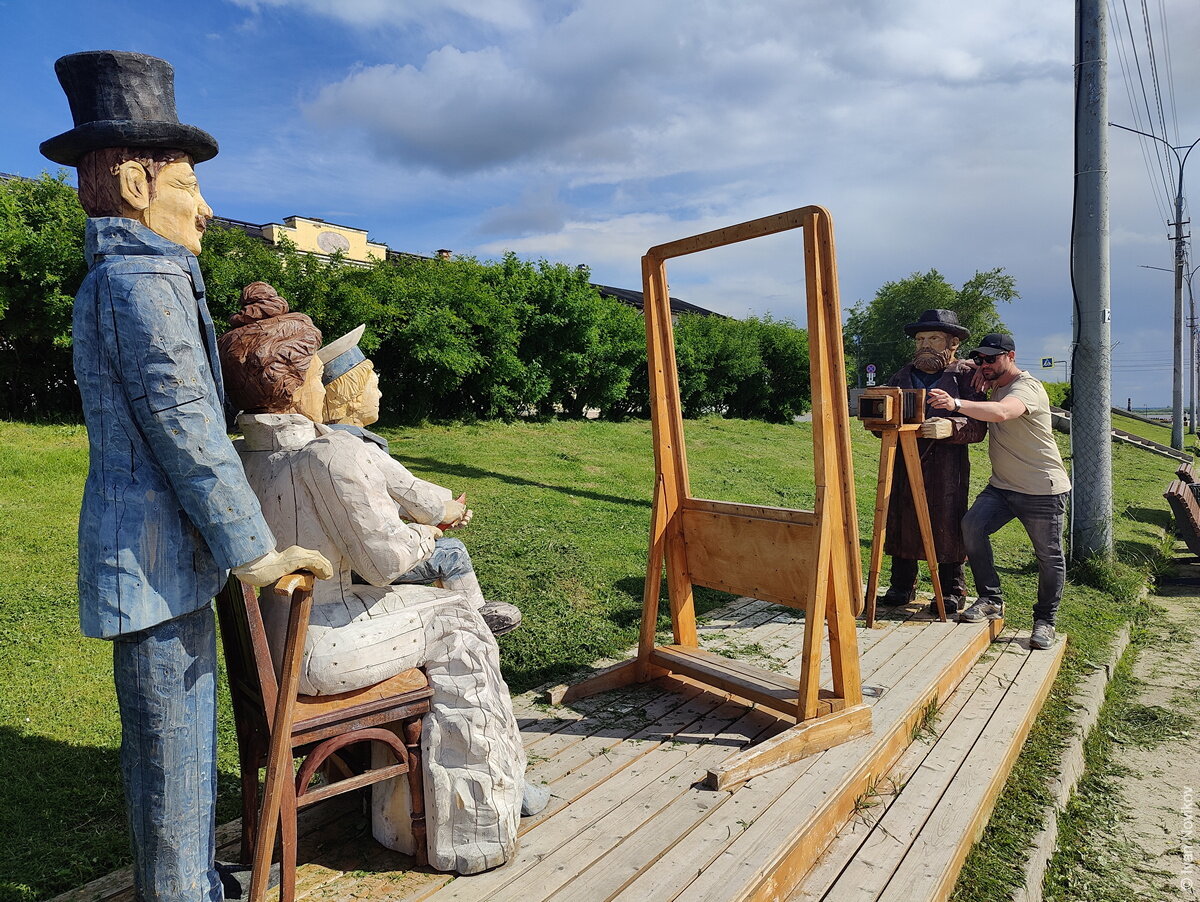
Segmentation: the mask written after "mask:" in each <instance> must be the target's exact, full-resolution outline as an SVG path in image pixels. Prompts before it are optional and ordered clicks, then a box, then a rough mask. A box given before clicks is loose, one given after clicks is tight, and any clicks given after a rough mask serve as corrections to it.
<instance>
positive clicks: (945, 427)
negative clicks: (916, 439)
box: [917, 417, 954, 438]
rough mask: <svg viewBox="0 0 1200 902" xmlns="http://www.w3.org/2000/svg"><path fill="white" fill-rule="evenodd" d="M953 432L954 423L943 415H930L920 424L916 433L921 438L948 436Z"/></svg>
mask: <svg viewBox="0 0 1200 902" xmlns="http://www.w3.org/2000/svg"><path fill="white" fill-rule="evenodd" d="M953 432H954V424H952V423H951V422H950V421H949V420H947V419H946V418H945V417H930V418H929V419H928V420H926V421H925V422H924V423H922V424H921V428H920V429H918V430H917V435H918V436H920V437H921V438H950V436H951V434H952V433H953Z"/></svg>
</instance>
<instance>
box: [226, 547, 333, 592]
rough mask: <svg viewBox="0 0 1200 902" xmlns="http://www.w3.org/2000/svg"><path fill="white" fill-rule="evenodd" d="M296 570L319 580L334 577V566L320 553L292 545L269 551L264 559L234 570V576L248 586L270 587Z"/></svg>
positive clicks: (261, 558)
mask: <svg viewBox="0 0 1200 902" xmlns="http://www.w3.org/2000/svg"><path fill="white" fill-rule="evenodd" d="M296 570H307V571H309V572H310V573H312V575H313V576H315V577H316V578H317V579H329V577H331V576H333V566H332V565H331V564H330V563H329V560H328V559H327V558H326V557H325V555H323V554H321V552H319V551H312V550H310V549H308V548H301V547H300V546H299V545H291V546H289V547H287V548H285V549H283V551H268V552H267V553H266V554H264V555H263V556H262V557H260V558H257V559H255V560H253V561H250V562H249V563H248V564H242V565H241V566H240V567H234V568H233V575H234V576H236V577H237V578H238V579H240V580H241V581H242V582H244V583H246V584H247V585H251V586H257V587H259V588H262V587H263V586H269V585H271V583H273V582H275V581H276V580H278V579H279V578H280V577H282V576H286V575H287V574H289V573H292V572H294V571H296Z"/></svg>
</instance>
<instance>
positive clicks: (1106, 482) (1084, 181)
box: [1071, 0, 1112, 558]
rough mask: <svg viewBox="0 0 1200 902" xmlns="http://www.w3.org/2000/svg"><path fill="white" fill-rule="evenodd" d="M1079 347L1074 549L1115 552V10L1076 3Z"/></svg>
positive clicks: (1093, 2) (1094, 1)
mask: <svg viewBox="0 0 1200 902" xmlns="http://www.w3.org/2000/svg"><path fill="white" fill-rule="evenodd" d="M1075 23H1076V26H1075V27H1076V42H1075V216H1074V223H1075V234H1074V235H1072V236H1071V274H1072V279H1073V282H1074V285H1075V347H1074V349H1073V354H1072V357H1073V365H1072V366H1071V393H1072V395H1073V397H1074V405H1073V408H1072V412H1071V448H1072V455H1071V457H1072V463H1073V467H1072V479H1071V482H1072V484H1073V485H1074V491H1073V492H1072V511H1071V551H1072V554H1073V555H1078V556H1079V557H1083V558H1087V557H1095V556H1096V555H1103V556H1108V555H1111V554H1112V361H1111V348H1110V340H1109V330H1110V320H1111V319H1112V312H1111V309H1110V307H1109V291H1108V135H1107V129H1106V126H1107V123H1108V47H1107V43H1106V42H1107V35H1108V14H1107V7H1106V5H1105V3H1104V0H1076V3H1075Z"/></svg>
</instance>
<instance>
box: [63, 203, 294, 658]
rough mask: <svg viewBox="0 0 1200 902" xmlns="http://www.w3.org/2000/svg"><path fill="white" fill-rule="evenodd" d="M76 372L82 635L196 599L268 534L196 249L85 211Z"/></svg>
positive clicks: (129, 626)
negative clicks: (230, 431) (240, 440)
mask: <svg viewBox="0 0 1200 902" xmlns="http://www.w3.org/2000/svg"><path fill="white" fill-rule="evenodd" d="M84 252H85V254H86V256H87V260H88V264H89V270H88V274H87V277H86V278H85V279H84V281H83V284H82V285H81V286H80V288H79V293H78V294H77V295H76V296H75V318H74V327H73V328H74V333H73V342H74V357H75V378H76V381H77V382H78V384H79V393H80V395H82V397H83V411H84V419H85V422H86V423H87V431H88V445H89V452H90V458H89V464H88V476H87V483H86V484H85V486H84V492H83V508H82V510H81V512H80V516H79V617H80V625H81V627H82V629H83V632H84V635H87V636H95V637H99V638H113V637H115V636H121V635H125V634H128V633H133V632H137V631H139V630H143V629H147V628H148V627H151V626H154V625H156V624H158V623H162V622H163V621H165V620H170V619H171V618H173V617H179V616H182V615H183V614H188V613H191V612H192V611H195V610H198V609H199V608H201V607H204V606H205V605H207V604H208V603H209V602H210V601H211V600H212V598H213V596H214V595H216V593H217V592H218V591H219V590H220V587H221V585H222V584H223V583H224V581H225V579H226V576H227V571H228V570H229V569H231V568H232V567H236V566H239V565H241V564H244V563H247V562H249V561H252V560H254V559H256V558H259V557H261V556H262V555H264V554H266V553H267V552H268V551H271V550H273V549H274V547H275V538H274V536H273V535H272V534H271V530H270V529H269V528H268V526H267V524H266V522H265V521H264V520H263V517H262V511H261V509H260V508H259V504H258V499H257V498H256V497H255V495H254V492H253V491H252V490H251V489H250V486H249V485H248V484H247V483H246V477H245V474H244V473H243V471H242V466H241V463H240V462H239V460H238V456H237V453H236V452H235V451H234V450H233V445H232V444H231V442H230V441H229V436H228V435H227V434H226V431H225V413H224V392H223V390H222V385H221V369H220V363H219V361H218V358H217V347H216V345H217V343H216V333H215V331H214V329H213V323H212V317H211V316H210V315H209V312H208V305H207V303H206V302H205V297H204V280H203V278H202V277H201V275H200V267H199V265H198V263H197V260H196V257H195V256H194V255H193V254H191V253H189V252H188V251H187V249H185V248H183V247H181V246H180V245H178V244H175V243H174V242H172V241H168V240H167V239H165V238H163V237H161V236H160V235H158V234H156V233H155V232H152V231H151V230H150V229H148V228H146V227H145V226H143V225H141V224H140V223H138V222H136V221H134V220H132V219H123V218H119V217H103V218H95V219H89V220H88V222H87V232H86V236H85V243H84Z"/></svg>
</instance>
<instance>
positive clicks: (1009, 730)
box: [879, 638, 1067, 902]
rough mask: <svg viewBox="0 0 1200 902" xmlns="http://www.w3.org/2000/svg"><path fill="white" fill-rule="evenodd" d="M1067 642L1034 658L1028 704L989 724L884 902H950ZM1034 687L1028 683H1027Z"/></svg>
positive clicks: (1027, 673) (997, 715) (1029, 673)
mask: <svg viewBox="0 0 1200 902" xmlns="http://www.w3.org/2000/svg"><path fill="white" fill-rule="evenodd" d="M1066 648H1067V643H1066V639H1065V638H1064V639H1063V640H1062V641H1060V642H1059V643H1058V644H1057V645H1056V646H1055V647H1054V648H1052V649H1050V650H1048V651H1039V652H1037V653H1036V654H1031V655H1030V656H1029V660H1028V663H1027V664H1026V667H1025V669H1024V671H1023V673H1022V676H1023V678H1024V679H1023V680H1022V683H1023V686H1022V688H1023V689H1026V688H1027V689H1028V690H1029V691H1030V692H1031V698H1030V700H1029V702H1028V704H1026V705H1012V706H1005V707H1004V708H1002V709H1001V710H999V711H997V712H996V713H995V715H994V716H993V717H992V718H991V720H989V721H988V724H987V726H986V727H985V728H984V730H983V732H982V733H981V734H980V736H979V739H978V740H977V741H976V743H975V745H974V746H973V747H972V749H971V752H970V753H969V754H968V755H967V759H966V761H964V762H963V764H962V766H961V767H960V768H959V771H958V773H957V774H956V775H955V781H954V792H953V796H954V797H953V798H952V799H951V798H945V797H944V798H943V799H942V800H941V802H940V803H939V804H938V806H937V808H936V809H934V812H933V814H932V815H931V816H930V817H929V820H927V821H926V822H925V825H924V827H923V828H922V829H921V832H920V835H919V836H918V838H917V841H916V842H914V843H913V846H912V849H911V850H910V852H909V854H908V855H907V856H905V859H904V861H903V863H902V864H901V865H900V867H899V868H898V869H897V870H896V873H895V874H894V875H893V877H892V879H891V881H890V882H889V883H888V885H887V888H886V889H885V890H884V891H883V893H882V894H881V895H880V896H879V899H880V900H881V902H892V900H904V902H907V900H909V899H914V898H922V899H931V900H932V899H937V900H941V899H947V898H949V896H950V893H951V891H952V890H953V889H954V883H955V881H956V880H957V879H958V872H959V871H960V870H962V864H963V861H964V860H966V857H967V853H968V852H970V850H971V846H973V845H974V844H975V842H976V840H978V839H979V835H980V834H981V833H982V832H983V828H984V827H985V826H987V821H988V818H989V817H990V816H991V813H992V808H994V807H995V804H996V799H997V798H998V797H999V795H1000V791H1001V790H1002V789H1003V788H1004V783H1005V781H1006V780H1007V779H1008V775H1009V773H1010V772H1011V771H1012V766H1013V762H1014V761H1016V759H1017V755H1019V754H1020V752H1021V748H1022V746H1023V745H1024V744H1025V737H1026V736H1028V735H1029V729H1030V727H1032V726H1033V721H1034V718H1035V717H1037V713H1038V712H1039V711H1040V710H1041V709H1042V705H1043V704H1044V703H1045V701H1046V696H1047V695H1049V694H1050V687H1051V686H1053V685H1054V678H1055V676H1056V675H1057V674H1058V668H1059V665H1060V664H1061V663H1062V659H1063V655H1064V653H1065V652H1066ZM1026 679H1027V680H1028V682H1025V680H1026Z"/></svg>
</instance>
